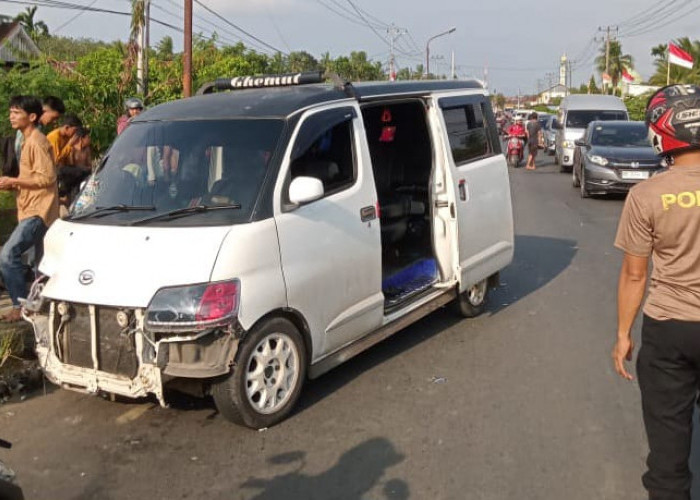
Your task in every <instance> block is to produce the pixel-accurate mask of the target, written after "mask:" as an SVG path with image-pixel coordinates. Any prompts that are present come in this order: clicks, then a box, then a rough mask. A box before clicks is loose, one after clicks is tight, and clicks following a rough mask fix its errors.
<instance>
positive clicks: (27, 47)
mask: <svg viewBox="0 0 700 500" xmlns="http://www.w3.org/2000/svg"><path fill="white" fill-rule="evenodd" d="M40 54H41V51H40V50H39V47H37V45H36V43H34V40H32V39H31V37H30V36H29V35H27V33H26V32H25V31H24V28H22V25H21V24H20V23H18V22H17V21H12V19H11V18H9V17H6V16H0V65H2V66H4V67H9V66H14V65H16V64H28V63H29V61H31V60H32V59H34V58H35V57H38V56H39V55H40Z"/></svg>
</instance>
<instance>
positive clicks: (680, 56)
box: [668, 43, 693, 69]
mask: <svg viewBox="0 0 700 500" xmlns="http://www.w3.org/2000/svg"><path fill="white" fill-rule="evenodd" d="M668 62H669V63H670V64H676V65H678V66H683V67H684V68H688V69H693V56H691V55H690V54H688V53H687V52H686V51H685V50H683V49H681V48H680V47H676V46H675V45H673V44H672V43H669V44H668Z"/></svg>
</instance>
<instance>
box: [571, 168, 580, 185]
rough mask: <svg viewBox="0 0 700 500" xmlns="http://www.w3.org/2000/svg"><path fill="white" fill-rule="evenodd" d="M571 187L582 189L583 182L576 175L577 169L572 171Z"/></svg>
mask: <svg viewBox="0 0 700 500" xmlns="http://www.w3.org/2000/svg"><path fill="white" fill-rule="evenodd" d="M571 185H572V186H573V187H575V188H577V187H581V181H580V180H579V178H578V175H576V167H574V168H572V169H571Z"/></svg>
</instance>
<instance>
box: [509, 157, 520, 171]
mask: <svg viewBox="0 0 700 500" xmlns="http://www.w3.org/2000/svg"><path fill="white" fill-rule="evenodd" d="M518 163H520V158H518V155H515V154H513V155H508V166H509V167H513V168H516V167H517V166H518Z"/></svg>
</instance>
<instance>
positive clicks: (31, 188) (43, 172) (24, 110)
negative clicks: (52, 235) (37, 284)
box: [0, 96, 58, 321]
mask: <svg viewBox="0 0 700 500" xmlns="http://www.w3.org/2000/svg"><path fill="white" fill-rule="evenodd" d="M9 107H10V124H11V126H12V128H13V129H15V130H18V131H20V132H22V137H23V139H24V140H23V145H22V150H21V155H20V162H19V175H18V176H17V177H0V189H3V190H14V191H16V193H17V221H18V224H17V227H16V228H15V229H14V231H12V234H11V235H10V238H9V239H8V240H7V242H6V243H5V246H3V248H2V251H1V252H0V273H2V278H3V281H4V282H5V287H6V288H7V291H8V292H9V294H10V298H11V299H12V306H13V307H12V310H11V311H10V312H9V313H8V314H6V315H4V316H3V317H2V319H3V320H5V321H18V320H20V319H21V310H20V302H19V299H21V298H26V297H27V284H26V279H25V266H24V264H23V263H22V255H23V254H24V253H25V252H26V251H28V250H30V249H31V248H34V250H35V259H36V262H39V261H40V260H41V256H42V254H43V245H42V242H43V237H44V234H45V233H46V230H47V229H48V227H49V226H50V225H51V223H52V222H53V221H54V220H56V218H57V217H58V192H57V188H56V168H55V166H54V160H53V152H52V148H51V144H50V143H49V141H48V140H47V139H46V136H45V135H44V134H42V133H41V131H40V130H39V129H38V128H37V127H38V124H39V117H40V116H41V113H42V109H41V102H40V101H39V100H38V99H37V98H35V97H32V96H15V97H13V98H12V99H10V103H9Z"/></svg>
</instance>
